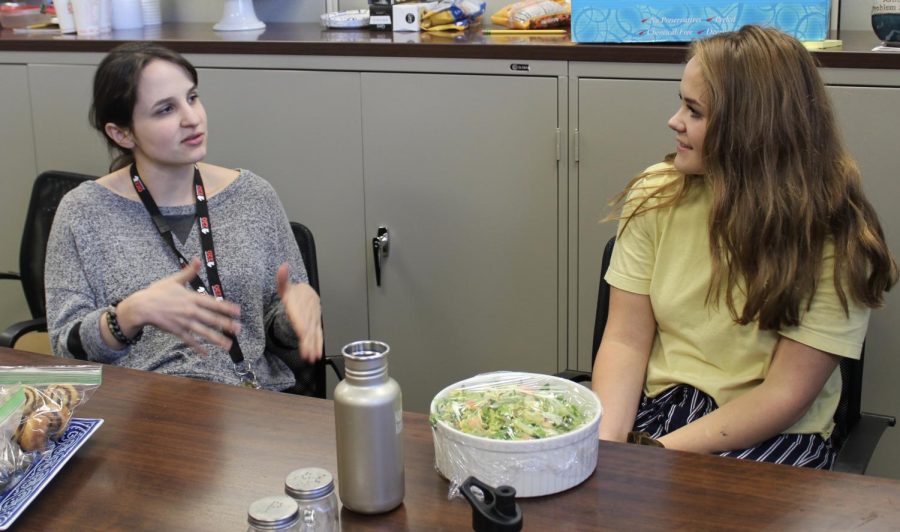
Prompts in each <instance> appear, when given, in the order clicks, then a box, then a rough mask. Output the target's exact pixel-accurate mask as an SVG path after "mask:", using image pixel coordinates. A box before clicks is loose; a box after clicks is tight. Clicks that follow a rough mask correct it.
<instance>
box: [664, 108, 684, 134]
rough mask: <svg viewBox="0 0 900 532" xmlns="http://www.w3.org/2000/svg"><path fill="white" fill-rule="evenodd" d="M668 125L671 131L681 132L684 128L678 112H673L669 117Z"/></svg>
mask: <svg viewBox="0 0 900 532" xmlns="http://www.w3.org/2000/svg"><path fill="white" fill-rule="evenodd" d="M668 125H669V129H671V130H672V131H678V132H681V131H682V130H683V129H684V123H683V122H682V121H681V119H679V118H678V113H675V114H674V115H672V117H671V118H669V121H668Z"/></svg>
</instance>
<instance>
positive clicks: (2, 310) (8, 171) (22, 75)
mask: <svg viewBox="0 0 900 532" xmlns="http://www.w3.org/2000/svg"><path fill="white" fill-rule="evenodd" d="M0 124H2V128H3V131H4V133H3V140H2V141H0V162H2V171H0V175H2V183H3V194H0V227H3V231H2V232H0V249H3V250H5V252H4V253H2V256H0V271H18V270H19V253H18V249H19V244H20V242H21V237H22V228H23V226H24V224H25V211H26V209H27V207H28V198H29V197H30V196H31V184H32V182H33V181H34V176H35V175H36V168H35V164H34V132H33V130H32V127H31V98H30V96H29V94H28V72H27V68H26V67H25V66H23V65H0ZM26 318H31V315H30V314H29V313H28V306H27V305H26V303H25V297H24V296H23V295H22V287H21V284H20V283H18V282H14V281H4V282H3V283H0V323H2V324H3V325H0V326H2V327H6V326H7V325H9V324H10V323H13V322H15V321H17V320H22V319H26Z"/></svg>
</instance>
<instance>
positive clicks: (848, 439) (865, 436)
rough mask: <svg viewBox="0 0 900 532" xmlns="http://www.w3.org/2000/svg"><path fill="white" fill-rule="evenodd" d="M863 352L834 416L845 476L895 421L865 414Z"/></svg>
mask: <svg viewBox="0 0 900 532" xmlns="http://www.w3.org/2000/svg"><path fill="white" fill-rule="evenodd" d="M615 243H616V239H615V237H613V238H611V239H609V241H608V242H607V243H606V247H605V248H604V249H603V260H602V262H601V264H600V287H599V289H598V291H597V313H596V319H595V321H594V342H593V347H592V351H591V353H592V355H591V366H592V367H593V362H594V358H595V357H596V356H597V349H599V348H600V340H601V339H602V338H603V331H604V329H606V320H607V315H608V312H609V284H607V282H606V281H605V280H604V279H603V278H604V277H605V276H606V270H607V269H608V268H609V262H610V259H611V258H612V252H613V247H614V246H615ZM864 353H865V346H863V353H861V354H860V357H859V360H854V359H852V358H847V357H841V361H840V371H841V386H842V388H841V398H840V400H839V402H838V407H837V411H835V413H834V423H835V428H834V431H833V433H832V437H831V438H832V444H833V445H834V447H835V449H837V450H838V455H837V458H836V459H835V462H834V466H833V468H832V469H833V470H834V471H843V472H846V473H859V474H864V473H865V472H866V468H867V467H868V466H869V460H871V458H872V454H873V453H874V452H875V447H877V446H878V441H879V440H880V439H881V435H882V433H884V430H885V429H886V428H887V427H893V426H894V425H895V424H896V419H895V418H894V417H893V416H884V415H880V414H870V413H867V412H862V411H861V408H860V401H861V398H862V372H863V354H864ZM557 375H558V376H560V377H563V378H567V379H570V380H573V381H575V382H585V381H589V380H591V374H590V373H589V372H584V371H573V370H566V371H564V372H561V373H558V374H557Z"/></svg>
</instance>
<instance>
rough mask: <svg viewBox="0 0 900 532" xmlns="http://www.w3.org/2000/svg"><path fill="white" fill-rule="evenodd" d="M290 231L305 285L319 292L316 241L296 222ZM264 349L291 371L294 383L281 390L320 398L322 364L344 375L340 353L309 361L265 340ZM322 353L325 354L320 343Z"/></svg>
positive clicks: (294, 350) (341, 377) (310, 232)
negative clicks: (304, 274)
mask: <svg viewBox="0 0 900 532" xmlns="http://www.w3.org/2000/svg"><path fill="white" fill-rule="evenodd" d="M291 230H292V231H293V232H294V239H296V240H297V246H298V247H299V248H300V255H301V256H302V257H303V264H304V265H305V266H306V276H307V278H308V279H309V285H310V286H311V287H312V288H313V290H315V291H316V293H317V294H320V295H321V292H320V291H319V266H318V263H317V259H316V241H315V238H313V234H312V231H310V230H309V228H308V227H306V226H305V225H303V224H301V223H299V222H291ZM266 350H267V351H268V352H270V353H272V354H274V355H275V356H277V357H278V358H280V359H281V361H282V362H284V363H285V364H286V365H287V366H288V367H289V368H290V369H291V371H292V372H293V373H294V378H295V379H296V380H297V383H296V384H295V385H294V386H292V387H291V388H288V389H287V390H284V391H285V392H288V393H293V394H298V395H308V396H312V397H320V398H324V397H325V386H326V376H325V368H326V366H331V368H332V369H333V370H334V372H335V375H336V376H337V378H338V380H341V379H343V378H344V360H343V358H342V357H340V356H323V357H322V358H320V359H319V360H318V361H317V362H315V363H313V364H309V363H307V362H304V361H303V360H301V359H300V356H299V354H298V353H297V350H296V349H285V348H283V347H281V346H277V345H274V344H272V343H271V342H269V343H268V344H267V345H266ZM322 352H323V353H325V345H324V342H323V345H322Z"/></svg>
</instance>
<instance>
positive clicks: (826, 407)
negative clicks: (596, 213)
mask: <svg viewBox="0 0 900 532" xmlns="http://www.w3.org/2000/svg"><path fill="white" fill-rule="evenodd" d="M649 170H670V172H668V173H666V174H664V175H658V176H649V177H646V178H644V179H643V180H642V181H641V182H639V183H638V184H637V185H636V186H635V187H633V188H632V192H631V195H635V194H640V195H644V194H649V191H650V190H653V189H654V188H655V187H658V186H660V185H662V184H664V183H666V182H669V181H671V180H672V179H674V178H675V177H676V176H677V174H676V171H675V169H674V168H673V167H672V166H671V165H669V164H667V163H662V164H660V165H655V166H653V167H651V168H650V169H649ZM711 204H712V196H711V192H710V190H709V188H708V187H707V186H706V185H705V184H699V183H698V184H697V185H696V186H692V187H691V188H690V189H689V191H688V192H687V193H686V195H685V196H684V197H683V198H682V199H681V200H680V201H679V202H678V204H677V205H675V206H673V207H666V208H661V209H654V210H651V211H649V212H646V213H642V214H641V215H639V216H636V217H635V218H633V219H632V220H631V222H630V223H629V224H628V226H627V227H626V228H625V232H624V233H622V232H621V225H620V231H619V232H620V233H621V234H620V235H619V237H618V240H617V241H616V246H615V248H614V251H613V255H612V261H611V263H610V267H609V270H608V271H607V273H606V281H607V282H608V283H609V284H610V285H612V286H615V287H616V288H619V289H621V290H625V291H628V292H633V293H638V294H646V295H649V296H650V302H651V305H652V307H653V314H654V317H655V318H656V323H657V334H656V337H655V339H654V341H653V347H652V348H651V352H650V359H649V362H648V366H647V375H646V381H645V384H644V393H645V394H647V395H648V396H649V397H655V396H657V395H658V394H660V393H662V392H663V391H665V390H666V389H668V388H671V387H673V386H676V385H678V384H688V385H690V386H693V387H695V388H697V389H699V390H701V391H702V392H704V393H706V394H708V395H710V396H712V397H713V399H715V401H716V403H717V404H718V405H719V406H722V405H724V404H725V403H727V402H728V401H731V400H732V399H734V398H736V397H738V396H740V395H741V394H743V393H746V392H747V391H749V390H751V389H753V388H754V387H755V386H757V385H759V384H760V383H761V382H762V381H763V379H765V377H766V373H767V372H768V370H769V365H770V364H771V362H772V356H773V354H774V352H775V345H776V343H777V342H778V338H779V335H781V336H785V337H787V338H790V339H792V340H795V341H797V342H800V343H802V344H805V345H808V346H810V347H813V348H816V349H819V350H821V351H824V352H826V353H831V354H834V355H839V356H845V357H850V358H859V354H860V351H861V350H862V344H863V340H864V338H865V334H866V328H867V326H868V322H869V309H868V308H867V307H865V306H862V305H859V304H858V303H856V302H854V301H853V300H852V299H850V300H849V301H848V304H849V310H850V312H849V314H850V315H849V317H848V316H847V315H846V314H845V313H844V310H843V308H842V307H841V304H840V300H839V299H838V297H837V294H836V292H835V289H834V275H833V274H834V271H833V263H834V249H833V246H832V245H831V244H830V243H829V244H828V245H826V247H825V251H824V257H823V264H822V273H821V277H820V278H819V283H818V288H817V290H816V293H815V294H814V296H813V299H812V306H811V307H810V309H809V311H808V312H805V314H803V315H802V317H801V320H800V321H801V323H800V325H799V326H797V327H790V328H786V329H782V330H780V331H777V332H776V331H761V330H759V327H758V324H755V323H753V324H748V325H738V324H736V323H735V322H734V320H733V319H732V317H731V315H730V313H729V311H728V306H727V305H726V304H725V301H724V296H723V297H722V298H721V302H720V303H719V304H718V305H717V306H715V305H707V304H706V296H707V291H708V289H709V284H710V279H711V276H712V262H711V256H710V251H709V211H710V208H711ZM628 208H629V205H626V209H628ZM632 208H633V207H632ZM760 245H765V244H764V243H760ZM743 305H744V298H743V296H742V295H741V294H738V293H735V308H737V309H738V310H740V309H741V308H743ZM803 308H804V306H801V311H802V309H803ZM840 395H841V375H840V370H839V368H836V369H835V371H834V373H832V374H831V376H830V377H829V378H828V381H827V382H826V383H825V386H824V388H823V389H822V391H821V392H819V395H818V397H816V400H815V402H813V404H812V406H811V407H810V408H809V410H808V411H807V412H806V414H805V415H804V416H803V417H802V418H801V419H800V420H799V421H798V422H797V423H795V424H794V425H793V426H792V427H790V428H789V429H788V430H787V431H785V432H788V433H801V434H805V433H819V434H821V435H822V437H824V438H828V436H829V435H830V434H831V431H832V429H833V428H834V422H833V417H834V412H835V410H836V409H837V404H838V400H839V399H840Z"/></svg>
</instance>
